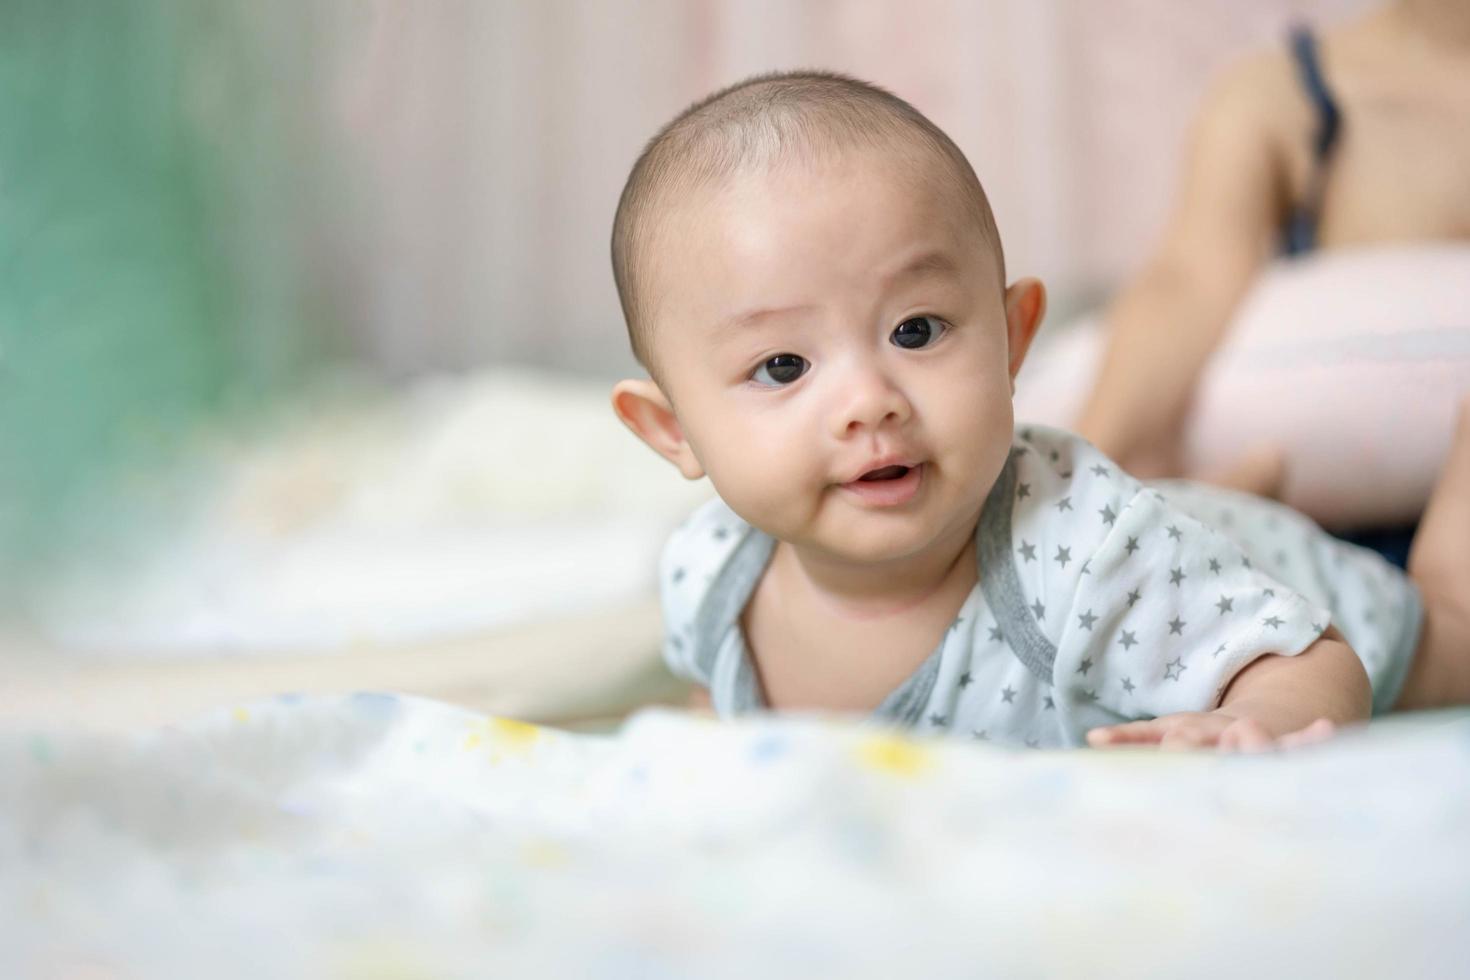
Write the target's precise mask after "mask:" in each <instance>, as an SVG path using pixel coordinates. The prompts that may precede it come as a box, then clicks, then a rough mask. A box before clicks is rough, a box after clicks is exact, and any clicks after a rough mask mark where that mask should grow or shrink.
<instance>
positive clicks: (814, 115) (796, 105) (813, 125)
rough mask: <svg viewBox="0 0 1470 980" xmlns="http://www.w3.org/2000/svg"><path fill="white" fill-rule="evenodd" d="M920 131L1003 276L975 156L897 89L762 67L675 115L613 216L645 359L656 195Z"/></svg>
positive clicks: (637, 344) (630, 311)
mask: <svg viewBox="0 0 1470 980" xmlns="http://www.w3.org/2000/svg"><path fill="white" fill-rule="evenodd" d="M915 139H917V142H918V145H919V146H920V147H921V148H922V149H923V150H926V151H927V152H928V153H930V154H931V155H933V156H936V157H937V158H938V159H939V161H940V162H941V164H942V165H943V168H944V172H945V174H946V175H947V177H948V178H949V179H950V181H951V183H952V184H953V185H954V188H955V189H956V190H957V191H959V192H960V194H961V195H962V199H963V200H964V201H965V202H966V205H967V207H968V208H969V210H970V211H971V216H972V217H973V218H974V220H976V221H978V222H979V224H980V226H981V229H982V231H983V233H984V235H985V237H986V238H987V239H988V240H989V241H990V243H991V244H992V246H993V248H994V251H995V257H996V263H997V266H998V271H999V273H1000V278H1001V285H1002V286H1004V285H1005V258H1004V255H1003V253H1002V251H1001V244H1000V233H999V231H998V230H997V229H996V225H995V215H994V214H993V213H992V212H991V210H990V201H989V200H988V199H987V198H986V196H985V189H984V188H983V187H981V185H980V180H979V178H978V177H976V176H975V171H974V169H973V168H972V167H971V166H970V162H969V161H968V160H967V159H965V155H964V153H962V152H960V148H959V147H957V146H955V144H954V141H953V140H951V139H950V138H949V137H948V136H947V135H945V133H944V131H943V130H942V129H940V128H939V127H938V126H936V125H934V123H932V122H930V121H929V119H928V118H927V117H925V116H924V114H923V113H921V112H919V110H917V109H915V108H914V107H913V106H911V105H909V103H907V102H905V101H904V100H903V99H900V98H899V97H898V96H896V95H894V94H893V93H891V92H888V91H886V90H884V89H882V88H879V87H878V86H876V85H872V84H870V83H868V82H863V81H859V80H858V79H855V78H851V77H849V76H847V75H842V74H838V73H836V72H826V71H794V72H771V73H767V74H763V75H756V76H754V77H752V78H748V79H746V80H745V81H742V82H738V83H736V84H734V85H731V86H728V87H727V88H723V89H721V90H719V91H718V92H715V93H714V94H713V95H710V96H708V97H706V98H703V99H701V100H699V101H698V102H696V103H694V104H693V105H691V106H689V107H688V108H687V109H685V110H684V111H683V112H681V113H679V115H677V116H675V117H674V119H673V120H672V121H671V122H669V123H668V124H667V125H665V126H664V127H663V128H662V129H660V130H659V131H658V133H657V134H656V135H655V136H654V137H653V139H651V140H649V142H648V145H647V146H645V147H644V149H643V152H642V153H641V154H640V155H639V157H638V160H637V162H636V163H634V164H633V169H632V172H631V173H629V175H628V182H627V183H626V184H625V185H624V186H623V193H622V196H621V198H619V200H618V210H617V215H616V216H615V217H614V219H613V230H612V265H613V279H614V281H615V282H616V283H617V288H618V299H619V301H620V302H621V303H622V307H623V318H624V319H625V320H626V321H627V326H628V339H629V341H630V342H631V343H632V346H633V354H634V356H635V357H637V358H638V361H639V363H640V364H642V365H643V366H644V367H645V368H648V369H649V370H652V369H653V364H652V353H651V342H650V341H651V338H650V336H649V333H650V331H649V325H648V323H647V320H648V302H647V299H646V293H647V290H646V277H647V274H646V272H645V271H644V270H645V268H646V266H647V261H648V260H647V258H646V257H645V252H646V250H647V248H648V244H649V242H650V240H651V239H652V237H653V234H654V231H655V226H656V221H655V217H656V214H655V205H656V204H658V203H661V202H663V201H664V200H666V199H667V198H669V197H670V196H671V195H674V194H676V193H677V192H679V191H688V190H690V189H693V188H697V187H702V186H707V185H711V184H717V183H719V182H721V181H723V180H725V179H728V178H729V177H731V176H732V175H734V174H736V173H739V172H741V171H742V170H745V169H747V168H750V167H752V166H769V165H771V164H773V163H775V162H777V161H779V160H782V159H786V158H788V157H791V156H797V157H802V156H805V157H813V156H816V155H818V154H820V153H822V152H825V151H830V150H832V149H837V148H849V147H853V146H872V147H882V148H889V147H892V146H893V145H895V144H911V143H912V141H914V140H915Z"/></svg>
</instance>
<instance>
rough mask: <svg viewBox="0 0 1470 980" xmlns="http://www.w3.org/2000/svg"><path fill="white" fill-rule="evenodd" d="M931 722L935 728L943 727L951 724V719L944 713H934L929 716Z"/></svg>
mask: <svg viewBox="0 0 1470 980" xmlns="http://www.w3.org/2000/svg"><path fill="white" fill-rule="evenodd" d="M929 724H931V725H933V726H934V727H935V728H943V727H944V726H945V725H947V724H949V719H948V718H946V717H944V715H939V714H934V715H930V716H929Z"/></svg>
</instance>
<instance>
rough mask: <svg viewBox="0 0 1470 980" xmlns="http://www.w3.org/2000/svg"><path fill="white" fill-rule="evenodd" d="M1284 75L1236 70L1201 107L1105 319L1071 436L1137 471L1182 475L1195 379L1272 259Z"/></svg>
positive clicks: (1279, 194) (1253, 68)
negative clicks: (1178, 175)
mask: <svg viewBox="0 0 1470 980" xmlns="http://www.w3.org/2000/svg"><path fill="white" fill-rule="evenodd" d="M1280 67H1281V66H1279V65H1277V64H1274V63H1271V62H1269V61H1266V60H1264V59H1263V60H1260V61H1257V62H1253V63H1249V64H1246V65H1243V66H1241V67H1240V68H1239V69H1237V70H1236V71H1235V72H1234V73H1232V74H1231V75H1229V76H1227V77H1226V78H1225V79H1224V80H1223V81H1222V83H1221V84H1220V85H1219V86H1218V87H1217V89H1216V91H1215V92H1214V94H1213V95H1212V96H1211V97H1210V99H1209V100H1208V101H1207V102H1206V104H1205V107H1204V109H1203V111H1202V112H1201V114H1200V116H1199V118H1198V119H1197V121H1196V124H1195V129H1194V133H1193V136H1192V140H1191V146H1190V151H1189V155H1188V160H1187V163H1186V167H1185V172H1184V178H1183V184H1182V187H1181V190H1180V193H1179V197H1178V200H1177V202H1176V205H1175V209H1174V212H1173V214H1172V215H1171V217H1170V219H1169V222H1168V225H1167V226H1166V229H1165V233H1164V238H1163V241H1162V243H1161V244H1160V246H1159V248H1158V250H1157V252H1156V253H1155V254H1154V256H1153V257H1152V258H1151V260H1150V261H1149V263H1148V265H1147V266H1146V267H1145V269H1144V270H1143V272H1142V274H1140V275H1139V276H1138V278H1137V279H1135V280H1134V281H1133V282H1132V283H1131V284H1129V285H1128V286H1127V287H1126V288H1125V289H1124V290H1123V291H1122V293H1121V294H1120V295H1119V297H1118V298H1117V300H1116V301H1115V302H1114V304H1113V306H1112V308H1111V309H1110V310H1109V311H1108V316H1107V320H1108V324H1109V329H1110V336H1109V343H1108V349H1107V352H1106V354H1105V356H1104V359H1103V363H1102V367H1101V370H1100V373H1099V376H1098V378H1097V381H1096V383H1095V385H1094V387H1093V391H1092V394H1091V396H1090V398H1089V400H1088V401H1087V403H1086V406H1085V408H1084V410H1083V413H1082V416H1081V418H1080V420H1079V421H1078V424H1077V429H1078V431H1079V432H1080V433H1081V434H1082V435H1083V436H1084V437H1085V438H1087V439H1088V440H1090V441H1091V442H1093V443H1095V444H1096V445H1097V446H1098V447H1099V448H1101V449H1102V450H1103V451H1104V452H1106V453H1108V454H1109V455H1111V456H1113V457H1114V458H1115V459H1117V460H1118V461H1119V462H1120V463H1122V464H1123V465H1124V466H1125V467H1128V468H1130V469H1133V470H1134V471H1135V472H1136V473H1137V474H1138V475H1141V476H1164V475H1177V474H1178V473H1179V472H1180V466H1179V459H1178V453H1179V432H1180V424H1181V422H1182V419H1183V417H1184V416H1185V415H1186V413H1187V412H1188V409H1189V402H1190V398H1191V395H1192V393H1193V390H1194V386H1195V383H1196V381H1197V380H1198V379H1199V376H1200V374H1201V372H1202V370H1203V368H1204V365H1205V363H1206V362H1207V361H1208V359H1209V357H1210V354H1211V353H1212V352H1213V351H1214V349H1215V347H1216V346H1217V345H1218V344H1219V343H1220V340H1221V338H1222V337H1223V336H1224V335H1225V332H1226V328H1227V326H1228V325H1229V323H1230V319H1231V316H1232V314H1233V313H1234V311H1235V307H1236V304H1237V303H1238V302H1239V300H1240V298H1241V296H1242V295H1243V294H1244V293H1245V291H1246V289H1247V288H1248V287H1249V285H1250V282H1251V280H1252V279H1253V277H1254V276H1255V274H1256V272H1257V270H1258V269H1259V267H1260V266H1261V264H1262V263H1263V262H1264V261H1265V260H1266V258H1267V257H1268V256H1269V254H1270V252H1271V249H1272V244H1273V239H1274V236H1275V231H1276V228H1277V226H1278V224H1279V220H1280V216H1281V215H1282V214H1283V213H1284V211H1285V204H1286V200H1287V197H1288V193H1287V190H1286V177H1285V170H1286V167H1285V163H1284V159H1285V158H1284V155H1283V154H1282V153H1281V152H1280V141H1279V139H1278V138H1277V137H1276V136H1275V135H1274V134H1275V133H1277V132H1278V131H1279V129H1280V125H1279V123H1278V122H1277V121H1276V120H1277V118H1278V116H1279V113H1280V107H1279V106H1276V107H1273V105H1272V100H1273V98H1274V99H1275V100H1277V101H1278V102H1279V100H1280V98H1281V91H1280V90H1281V88H1282V86H1281V85H1280V84H1279V82H1280V79H1279V78H1277V77H1276V75H1277V74H1279V71H1280Z"/></svg>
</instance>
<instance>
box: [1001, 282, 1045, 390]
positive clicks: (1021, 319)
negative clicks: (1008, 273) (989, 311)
mask: <svg viewBox="0 0 1470 980" xmlns="http://www.w3.org/2000/svg"><path fill="white" fill-rule="evenodd" d="M1005 309H1006V341H1007V350H1008V352H1009V355H1010V358H1009V359H1010V372H1011V394H1013V395H1014V394H1015V393H1016V372H1018V371H1020V370H1021V364H1022V362H1023V361H1025V360H1026V351H1027V350H1029V349H1030V348H1031V341H1032V340H1034V339H1035V338H1036V331H1037V330H1038V329H1040V327H1041V319H1042V317H1044V316H1046V287H1045V286H1043V285H1042V284H1041V280H1040V279H1031V278H1026V279H1017V280H1016V281H1015V282H1013V283H1011V284H1010V286H1009V287H1007V289H1006V295H1005Z"/></svg>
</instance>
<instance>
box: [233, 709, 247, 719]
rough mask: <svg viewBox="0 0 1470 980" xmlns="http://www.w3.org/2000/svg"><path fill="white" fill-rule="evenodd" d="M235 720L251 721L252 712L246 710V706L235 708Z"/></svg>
mask: <svg viewBox="0 0 1470 980" xmlns="http://www.w3.org/2000/svg"><path fill="white" fill-rule="evenodd" d="M235 720H236V721H249V720H250V712H249V711H246V710H245V709H244V708H236V709H235Z"/></svg>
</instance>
